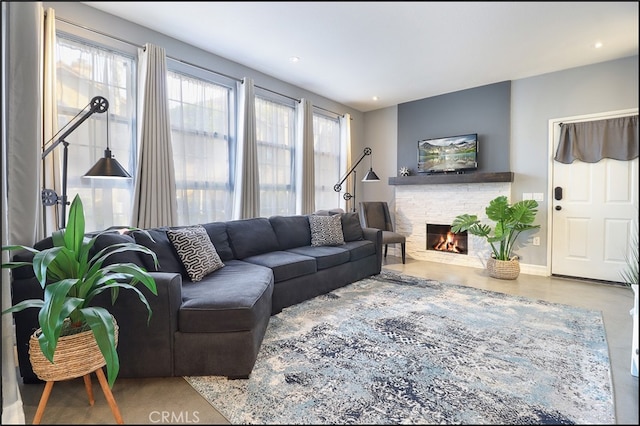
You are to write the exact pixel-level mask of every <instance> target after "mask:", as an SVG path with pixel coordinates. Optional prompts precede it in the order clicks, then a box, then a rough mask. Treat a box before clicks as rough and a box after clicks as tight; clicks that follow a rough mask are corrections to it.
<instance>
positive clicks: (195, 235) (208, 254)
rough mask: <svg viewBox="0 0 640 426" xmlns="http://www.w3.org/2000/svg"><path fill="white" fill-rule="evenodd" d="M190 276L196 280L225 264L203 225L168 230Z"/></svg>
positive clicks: (170, 238) (192, 279) (168, 234)
mask: <svg viewBox="0 0 640 426" xmlns="http://www.w3.org/2000/svg"><path fill="white" fill-rule="evenodd" d="M167 236H168V237H169V240H171V242H172V243H173V246H174V247H175V249H176V252H177V253H178V256H180V260H182V264H183V265H184V267H185V269H186V270H187V273H188V274H189V278H191V281H193V282H196V281H200V280H202V278H204V277H205V276H206V275H207V274H210V273H211V272H214V271H217V270H218V269H220V268H222V267H223V266H224V263H222V260H220V256H219V255H218V252H217V251H216V248H215V247H214V246H213V243H212V242H211V239H210V238H209V235H208V234H207V231H206V229H204V227H202V226H201V225H196V226H188V227H186V228H180V229H170V230H167Z"/></svg>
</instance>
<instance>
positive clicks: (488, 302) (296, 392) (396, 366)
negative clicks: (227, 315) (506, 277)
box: [185, 272, 615, 425]
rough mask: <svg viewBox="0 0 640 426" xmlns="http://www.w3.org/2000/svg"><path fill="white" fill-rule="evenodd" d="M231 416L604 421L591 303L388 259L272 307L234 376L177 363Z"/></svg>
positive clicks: (608, 405) (602, 368)
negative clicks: (255, 348) (394, 267)
mask: <svg viewBox="0 0 640 426" xmlns="http://www.w3.org/2000/svg"><path fill="white" fill-rule="evenodd" d="M185 379H186V380H187V382H188V383H190V384H191V386H193V388H194V389H196V390H197V391H198V392H199V393H200V394H201V395H202V396H203V397H204V398H205V399H207V400H208V401H209V402H210V403H211V405H213V407H215V408H216V409H217V410H218V411H220V413H221V414H222V415H224V416H225V417H226V418H227V419H228V420H229V421H230V422H231V423H232V424H378V425H380V424H503V425H509V424H612V423H615V414H614V406H613V396H612V385H611V372H610V362H609V354H608V348H607V342H606V338H605V331H604V326H603V322H602V316H601V313H600V312H595V311H589V310H585V309H581V308H576V307H571V306H567V305H560V304H554V303H548V302H544V301H539V300H532V299H526V298H522V297H514V296H509V295H505V294H501V293H495V292H490V291H484V290H479V289H474V288H470V287H465V286H458V285H452V284H444V283H439V282H437V281H431V280H424V279H418V278H412V277H408V276H403V275H399V274H396V273H392V272H383V273H382V274H380V275H379V276H377V277H373V278H369V279H365V280H362V281H359V282H357V283H354V284H351V285H349V286H346V287H343V288H341V289H338V290H335V291H333V292H331V293H329V294H327V295H324V296H320V297H317V298H315V299H312V300H309V301H306V302H304V303H301V304H299V305H296V306H292V307H290V308H287V309H285V310H284V311H283V312H281V313H280V314H278V315H276V316H273V317H272V318H271V321H270V323H269V327H268V329H267V333H266V336H265V339H264V341H263V344H262V347H261V349H260V353H259V355H258V360H257V362H256V365H255V368H254V370H253V372H252V374H251V376H250V378H249V379H247V380H227V379H226V378H224V377H185Z"/></svg>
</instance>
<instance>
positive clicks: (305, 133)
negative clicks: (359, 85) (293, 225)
mask: <svg viewBox="0 0 640 426" xmlns="http://www.w3.org/2000/svg"><path fill="white" fill-rule="evenodd" d="M296 114H297V121H298V132H297V139H298V143H297V145H298V149H296V157H297V159H296V164H300V165H301V167H298V170H299V172H298V175H297V185H296V187H297V188H298V190H297V191H296V213H297V214H310V213H313V212H314V211H316V202H315V199H316V194H315V192H316V190H315V188H316V184H315V166H314V164H315V158H314V138H313V105H312V104H311V101H310V100H309V99H305V98H302V99H301V100H300V102H299V103H298V104H297V105H296Z"/></svg>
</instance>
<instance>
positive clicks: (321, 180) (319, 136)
mask: <svg viewBox="0 0 640 426" xmlns="http://www.w3.org/2000/svg"><path fill="white" fill-rule="evenodd" d="M313 139H314V156H315V161H314V167H315V182H316V209H317V210H328V209H333V208H336V207H339V206H340V193H338V192H335V191H334V190H333V186H334V185H335V184H336V183H338V182H339V181H340V178H341V176H340V152H341V149H340V122H339V120H338V119H337V118H334V117H328V116H326V115H323V114H318V113H314V114H313Z"/></svg>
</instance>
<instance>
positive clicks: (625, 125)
mask: <svg viewBox="0 0 640 426" xmlns="http://www.w3.org/2000/svg"><path fill="white" fill-rule="evenodd" d="M603 158H611V159H614V160H621V161H627V160H633V159H634V158H638V116H637V115H633V116H629V117H617V118H610V119H606V120H595V121H584V122H579V123H562V124H561V125H560V140H559V143H558V149H557V151H556V156H555V160H556V161H558V162H560V163H565V164H571V163H573V161H574V160H576V159H577V160H580V161H583V162H585V163H597V162H598V161H600V160H602V159H603Z"/></svg>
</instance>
